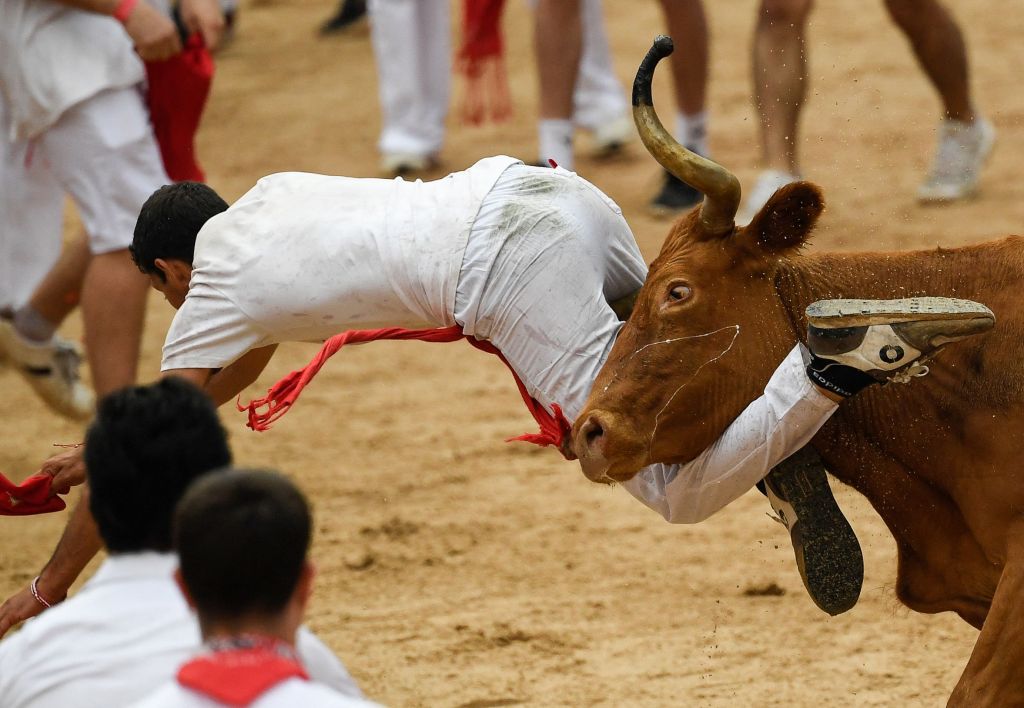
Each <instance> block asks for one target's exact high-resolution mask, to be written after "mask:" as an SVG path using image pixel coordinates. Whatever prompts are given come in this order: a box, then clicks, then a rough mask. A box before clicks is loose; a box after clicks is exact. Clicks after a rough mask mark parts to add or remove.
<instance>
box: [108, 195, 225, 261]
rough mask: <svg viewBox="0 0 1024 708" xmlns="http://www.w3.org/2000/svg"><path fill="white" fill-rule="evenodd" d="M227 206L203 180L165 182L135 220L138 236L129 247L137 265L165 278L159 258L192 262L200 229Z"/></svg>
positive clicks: (151, 196)
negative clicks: (157, 264) (158, 264)
mask: <svg viewBox="0 0 1024 708" xmlns="http://www.w3.org/2000/svg"><path fill="white" fill-rule="evenodd" d="M227 208H228V204H227V202H225V201H224V200H223V199H221V198H220V195H219V194H217V193H216V192H215V191H213V190H212V189H210V188H209V187H207V186H206V185H205V184H202V183H201V182H178V183H177V184H167V185H164V186H163V187H161V188H160V189H158V190H156V191H155V192H153V193H152V194H151V195H149V199H147V200H146V203H145V204H143V205H142V211H141V212H139V218H138V220H137V221H136V222H135V236H134V238H132V245H131V246H129V247H128V250H129V251H131V254H132V259H133V260H134V261H135V265H137V266H138V267H139V270H141V271H142V272H143V273H147V274H150V273H153V274H156V275H158V276H160V278H161V279H164V280H165V279H166V278H165V277H164V274H163V272H162V271H161V270H160V269H159V268H157V267H156V259H157V258H163V259H164V260H167V259H168V258H175V259H177V260H180V261H185V262H186V263H191V262H192V258H193V257H194V256H195V250H196V236H197V235H199V229H201V228H203V224H205V223H206V222H207V221H208V220H209V219H210V217H213V216H216V215H217V214H220V213H221V212H222V211H226V210H227Z"/></svg>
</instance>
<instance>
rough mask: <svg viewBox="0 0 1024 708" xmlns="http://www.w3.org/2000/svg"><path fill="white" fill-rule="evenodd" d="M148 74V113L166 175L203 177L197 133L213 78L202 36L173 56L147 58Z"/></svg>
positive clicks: (180, 178) (194, 37) (197, 179)
mask: <svg viewBox="0 0 1024 708" xmlns="http://www.w3.org/2000/svg"><path fill="white" fill-rule="evenodd" d="M146 77H147V80H148V83H149V92H148V94H147V96H146V102H147V104H148V105H149V117H150V121H152V123H153V134H154V135H156V141H157V143H158V144H159V145H160V156H161V157H162V158H163V162H164V169H165V170H167V176H168V177H170V178H171V179H172V180H174V181H175V182H183V181H192V182H202V181H204V180H205V179H206V176H205V175H204V174H203V170H202V168H201V167H200V166H199V163H198V162H197V161H196V148H195V137H196V131H197V130H198V129H199V120H200V118H202V115H203V108H204V107H205V106H206V97H207V96H208V95H209V93H210V84H211V83H212V82H213V57H212V56H211V55H210V52H209V50H208V49H207V48H206V47H205V46H204V45H203V39H202V37H201V36H200V35H199V34H193V35H192V36H191V37H189V38H188V41H187V42H186V43H185V48H184V49H183V50H182V52H181V54H178V55H176V56H173V57H171V58H170V59H165V60H163V61H147V62H146Z"/></svg>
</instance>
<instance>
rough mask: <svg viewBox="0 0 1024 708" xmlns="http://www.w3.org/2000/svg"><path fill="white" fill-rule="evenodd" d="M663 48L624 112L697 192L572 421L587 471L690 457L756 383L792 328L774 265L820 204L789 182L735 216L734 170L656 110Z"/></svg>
mask: <svg viewBox="0 0 1024 708" xmlns="http://www.w3.org/2000/svg"><path fill="white" fill-rule="evenodd" d="M671 52H672V40H671V39H669V38H668V37H664V36H661V37H658V38H657V39H656V40H655V42H654V46H653V47H652V48H651V50H650V51H649V52H648V53H647V56H646V57H645V58H644V61H643V62H642V63H641V65H640V69H639V70H638V72H637V76H636V81H635V82H634V85H633V117H634V120H635V121H636V125H637V129H638V130H639V132H640V136H641V138H642V139H643V142H644V145H645V146H646V147H647V149H648V150H649V151H650V153H651V154H652V155H653V156H654V158H655V159H656V160H657V161H658V162H659V163H661V165H662V166H664V167H665V168H666V169H667V170H668V171H669V172H671V173H672V174H674V175H675V176H676V177H678V178H679V179H681V180H683V181H684V182H686V183H687V184H689V185H691V186H693V187H694V188H696V189H698V190H700V191H701V192H702V193H703V194H704V201H703V203H702V204H701V205H700V207H698V208H695V209H694V210H693V211H692V212H691V213H689V214H688V215H686V216H683V217H681V218H680V219H679V220H678V221H676V223H675V224H674V225H673V226H672V230H671V231H670V232H669V234H668V237H667V238H666V240H665V244H664V246H663V247H662V249H661V253H660V254H659V255H658V257H657V259H655V261H654V262H653V263H652V264H651V267H650V272H649V274H648V276H647V280H646V281H645V283H644V286H643V288H642V289H641V291H640V294H639V296H638V297H637V300H636V304H635V306H634V308H633V312H632V314H631V315H630V318H629V320H628V321H627V323H626V324H625V326H624V327H623V329H622V331H621V333H620V334H619V337H618V340H617V341H616V342H615V345H614V347H613V348H612V350H611V353H610V354H609V356H608V360H607V362H606V363H605V365H604V368H603V369H602V370H601V373H600V375H599V376H598V377H597V381H596V382H595V383H594V387H593V389H592V391H591V394H590V399H589V400H588V401H587V404H586V406H585V408H584V411H583V413H582V414H581V415H580V416H579V418H578V419H577V421H576V425H575V427H574V428H573V447H574V450H575V452H576V454H577V456H578V457H579V459H580V463H581V464H582V466H583V471H584V473H585V474H586V475H587V477H588V478H590V479H592V480H594V481H601V482H607V481H623V480H626V479H629V478H631V477H633V476H634V475H635V474H636V473H637V472H638V471H639V470H640V469H641V468H642V467H644V466H646V465H648V464H652V463H654V462H686V461H689V460H691V459H693V458H694V457H696V456H697V455H698V454H699V453H700V452H701V451H702V450H704V449H705V448H706V447H707V446H708V445H710V444H711V443H713V442H714V441H715V440H716V439H717V438H718V436H719V435H720V434H721V432H722V431H723V430H724V429H725V427H726V426H727V425H728V423H729V422H730V421H731V420H732V419H733V418H735V417H736V416H737V415H738V414H739V413H740V412H741V411H742V410H743V408H744V407H745V406H746V405H747V404H748V403H749V402H750V401H751V400H753V399H754V398H755V397H756V396H757V395H759V394H760V393H761V390H762V389H763V387H764V384H765V383H766V382H767V380H768V377H769V375H770V373H771V371H772V370H773V369H774V368H775V366H776V365H777V364H778V362H779V361H781V360H782V358H783V356H784V355H785V353H786V351H787V350H788V349H789V348H790V347H791V346H792V344H793V342H794V341H795V340H796V339H797V336H798V335H797V332H796V327H795V324H794V323H793V322H791V320H790V318H789V317H788V316H787V314H786V312H785V311H784V309H783V307H782V304H781V302H780V300H779V298H778V296H777V294H776V290H775V287H774V285H773V279H774V276H775V273H776V271H777V269H778V266H779V263H780V261H781V260H782V259H784V258H785V257H786V256H788V255H792V254H794V253H795V252H796V251H797V250H798V249H799V248H800V247H801V245H802V244H803V243H804V240H805V239H806V237H807V235H808V233H809V232H810V230H811V228H812V227H813V226H814V223H815V221H816V220H817V218H818V215H819V214H820V213H821V210H822V208H823V206H824V202H823V199H822V196H821V192H820V191H819V190H818V189H817V187H815V186H813V185H811V184H807V183H804V182H798V183H795V184H791V185H788V186H786V187H784V188H782V189H781V190H779V191H778V192H776V193H775V195H774V196H773V197H772V198H771V199H770V200H769V201H768V203H767V204H766V205H765V206H764V208H762V209H761V211H760V212H759V213H758V214H757V215H756V216H755V217H754V218H753V220H752V221H751V222H750V224H749V225H748V226H745V227H737V226H736V224H735V215H736V209H737V207H738V205H739V201H740V186H739V181H738V180H737V179H736V177H734V176H733V175H732V174H730V173H729V172H728V171H727V170H725V169H724V168H722V167H721V166H719V165H717V164H715V163H714V162H711V161H710V160H706V159H704V158H703V157H700V156H699V155H696V154H694V153H692V152H690V151H688V150H686V149H685V148H683V147H682V146H681V145H679V144H678V143H677V142H676V141H675V140H673V139H672V137H671V136H670V135H669V134H668V133H667V132H666V131H665V129H664V128H663V127H662V125H661V122H660V121H659V120H658V117H657V115H656V114H655V112H654V106H653V102H652V99H651V78H652V75H653V72H654V67H655V65H656V64H657V63H658V61H660V60H661V59H662V58H664V57H666V56H668V55H669V54H671Z"/></svg>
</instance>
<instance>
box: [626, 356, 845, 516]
mask: <svg viewBox="0 0 1024 708" xmlns="http://www.w3.org/2000/svg"><path fill="white" fill-rule="evenodd" d="M804 367H805V363H804V358H803V352H802V347H801V345H799V344H798V345H797V346H795V347H793V349H792V351H790V353H789V355H788V356H787V357H786V358H785V359H784V360H783V362H782V363H781V364H780V365H779V368H777V369H776V370H775V373H774V374H772V377H771V379H770V380H769V381H768V385H767V386H765V389H764V395H763V396H761V397H760V398H758V399H757V400H755V401H754V402H753V403H751V404H750V405H749V406H747V407H746V408H745V409H744V411H743V412H742V413H740V415H739V417H737V418H736V420H734V421H733V422H732V423H731V424H730V425H729V427H728V428H726V429H725V432H723V433H722V435H721V437H719V438H718V440H716V441H715V442H714V443H713V444H712V445H711V447H709V448H708V449H706V450H705V451H704V452H702V453H701V454H700V455H699V456H697V458H696V459H694V460H692V461H690V462H688V463H686V464H685V465H652V466H650V467H647V468H645V469H643V470H641V472H640V474H638V475H637V476H636V477H634V478H633V479H632V480H630V481H629V482H626V483H625V484H623V486H624V487H625V488H626V489H627V490H628V491H629V492H630V493H631V494H632V495H633V496H635V497H636V498H637V499H639V500H640V501H642V502H643V503H644V504H646V505H647V506H649V507H651V508H652V509H654V510H655V511H657V512H658V513H659V514H661V515H662V516H664V517H665V519H666V520H668V521H671V522H672V523H684V524H690V523H697V522H698V521H703V520H704V519H706V518H708V517H709V516H711V515H712V514H714V513H715V512H716V511H718V510H719V509H721V508H723V507H724V506H725V505H727V504H729V503H730V502H732V501H733V500H735V499H738V498H739V497H741V496H742V495H743V494H745V493H746V492H747V490H749V489H750V488H751V487H752V486H754V484H755V483H756V482H757V481H758V480H760V479H762V478H763V477H764V476H765V475H766V474H768V472H769V471H771V468H772V467H774V466H775V465H777V464H778V463H779V462H781V461H782V460H784V459H786V458H787V457H789V456H790V455H792V454H793V453H794V452H796V451H797V450H799V449H800V448H801V447H803V446H804V445H806V444H807V443H808V442H810V440H811V438H812V437H814V435H815V433H817V432H818V430H819V429H821V426H822V425H824V424H825V421H827V420H828V419H829V417H830V416H831V415H832V414H833V413H834V412H835V410H836V408H838V404H837V403H836V402H835V401H833V400H831V399H830V398H828V397H827V396H825V395H824V394H823V393H821V391H819V390H818V388H817V387H816V386H814V385H813V384H812V383H811V382H810V380H809V379H808V378H807V374H806V373H805V372H804Z"/></svg>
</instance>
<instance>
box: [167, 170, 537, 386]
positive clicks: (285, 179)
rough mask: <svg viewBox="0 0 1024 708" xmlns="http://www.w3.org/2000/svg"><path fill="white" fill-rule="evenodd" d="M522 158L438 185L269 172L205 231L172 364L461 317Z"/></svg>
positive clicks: (190, 364) (171, 350)
mask: <svg viewBox="0 0 1024 708" xmlns="http://www.w3.org/2000/svg"><path fill="white" fill-rule="evenodd" d="M517 162H519V161H518V160H516V159H514V158H511V157H505V156H498V157H490V158H486V159H483V160H480V161H479V162H477V163H476V164H475V165H473V166H472V167H470V168H469V169H467V170H465V171H463V172H455V173H453V174H450V175H448V176H447V177H444V178H442V179H439V180H434V181H432V182H421V181H419V180H417V181H415V182H406V181H405V180H403V179H401V178H398V179H394V180H383V179H355V178H349V177H329V176H324V175H316V174H307V173H299V172H286V173H281V174H275V175H270V176H269V177H264V178H263V179H261V180H260V181H259V182H258V183H257V184H256V186H255V187H253V188H252V189H251V190H249V192H247V193H246V194H245V195H244V196H243V197H242V198H241V199H239V200H238V201H237V202H235V204H233V205H232V206H231V207H230V208H229V209H228V210H227V211H226V212H224V213H222V214H218V215H217V216H215V217H213V218H212V219H210V220H209V221H208V222H207V223H206V224H205V225H204V226H203V228H202V230H201V231H200V232H199V235H198V237H197V239H196V247H195V255H194V258H193V263H192V265H193V271H192V280H191V283H190V284H189V291H188V296H187V297H186V299H185V303H184V304H183V305H182V306H181V309H179V310H178V313H177V315H176V316H175V318H174V321H173V322H172V323H171V328H170V330H169V331H168V332H167V339H166V341H165V343H164V351H163V363H162V365H161V369H163V370H164V371H167V370H170V369H200V368H208V369H214V368H220V367H223V366H226V365H228V364H230V363H231V362H233V361H234V360H236V359H237V358H238V357H239V356H241V355H242V354H244V353H245V352H247V351H249V350H250V349H254V348H258V347H261V346H266V345H268V344H275V343H279V342H284V341H323V340H324V339H327V338H328V337H331V336H333V335H335V334H337V333H339V332H343V331H345V330H348V329H363V328H372V327H383V326H387V327H422V326H436V327H445V326H449V325H452V324H454V323H455V322H454V319H453V317H452V313H453V311H454V306H455V289H456V285H457V284H458V279H459V271H460V268H461V267H462V259H463V255H464V253H465V250H466V242H467V239H468V237H469V232H470V229H471V227H472V225H473V220H474V219H475V217H476V214H477V211H478V210H479V208H480V203H481V202H482V201H483V199H484V197H485V196H486V195H487V193H488V192H489V191H490V189H491V187H492V186H493V185H494V183H495V181H496V180H497V179H498V177H499V176H500V175H501V173H502V172H503V171H504V170H505V169H507V168H508V166H509V165H512V164H515V163H517Z"/></svg>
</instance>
